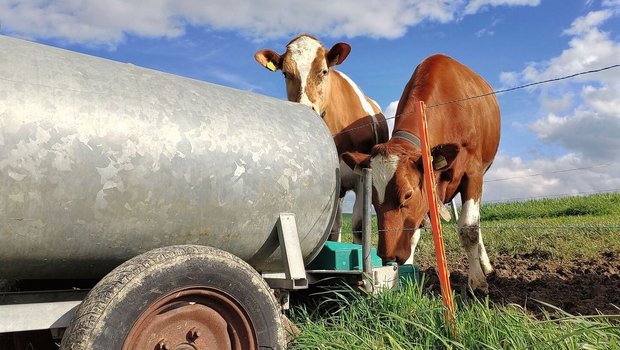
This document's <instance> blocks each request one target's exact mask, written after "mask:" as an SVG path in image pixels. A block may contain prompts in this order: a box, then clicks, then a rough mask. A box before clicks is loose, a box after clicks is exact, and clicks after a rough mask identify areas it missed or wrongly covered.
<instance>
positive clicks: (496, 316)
mask: <svg viewBox="0 0 620 350" xmlns="http://www.w3.org/2000/svg"><path fill="white" fill-rule="evenodd" d="M481 217H482V223H481V226H482V232H483V236H484V241H485V245H486V247H487V250H488V252H489V255H490V256H491V258H492V259H493V258H494V257H497V256H498V255H501V254H526V253H532V252H536V253H537V254H545V256H546V257H548V258H549V259H556V260H563V259H587V258H595V257H600V256H601V254H602V253H603V252H606V251H613V252H620V193H610V194H599V195H593V196H587V197H574V198H573V197H571V198H558V199H545V200H534V201H528V202H521V203H500V204H483V206H482V208H481ZM343 221H344V225H343V241H350V239H351V234H350V231H351V225H350V216H345V218H344V220H343ZM443 228H444V229H443V235H444V240H445V245H446V252H447V257H448V261H449V262H454V261H459V260H463V259H465V254H464V252H463V250H462V248H461V247H460V244H459V242H458V236H457V232H456V225H455V224H454V220H453V221H452V222H449V223H444V224H443ZM373 232H374V234H373V240H374V242H375V244H376V239H377V234H376V232H377V229H376V220H374V219H373ZM416 260H417V261H418V263H420V264H421V265H424V264H430V265H434V264H435V253H434V246H433V242H432V239H431V235H430V232H428V233H427V234H425V235H423V237H422V239H421V240H420V243H419V245H418V250H417V252H416ZM317 298H318V300H319V303H320V304H322V305H326V304H327V305H330V307H307V306H303V305H298V306H296V307H294V308H293V309H292V310H291V319H292V320H293V322H294V323H295V324H296V325H297V326H298V327H299V328H300V330H301V335H299V336H297V337H296V339H295V341H294V343H293V344H292V346H291V348H292V349H346V350H352V349H553V350H557V349H620V327H619V326H618V325H619V324H620V315H615V316H607V317H606V316H601V315H599V316H571V315H568V314H565V313H563V311H561V310H555V312H553V315H549V314H543V315H539V316H537V317H536V318H533V317H530V316H529V315H528V314H527V313H526V312H525V311H524V310H522V309H521V308H520V307H518V306H514V305H513V306H511V305H508V306H505V305H495V306H490V305H489V302H488V301H479V300H478V299H475V298H466V299H463V298H462V297H461V296H460V295H456V296H455V307H456V318H455V321H454V326H453V330H452V331H451V330H450V329H448V328H446V326H445V325H444V318H443V313H444V308H443V306H442V302H441V298H440V297H439V296H434V295H432V294H429V292H427V291H424V290H423V287H422V286H421V284H420V285H417V286H410V287H408V288H405V289H404V290H401V291H398V292H385V293H383V294H379V295H376V296H372V297H369V296H364V295H361V294H359V293H357V292H355V291H352V290H351V289H350V288H345V287H343V288H342V289H340V290H336V291H331V292H326V293H322V294H321V296H320V297H319V296H317ZM531 302H533V303H535V301H531ZM549 308H552V307H551V306H548V309H549ZM325 310H329V312H325Z"/></svg>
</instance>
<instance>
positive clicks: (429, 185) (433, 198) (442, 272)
mask: <svg viewBox="0 0 620 350" xmlns="http://www.w3.org/2000/svg"><path fill="white" fill-rule="evenodd" d="M418 126H419V128H420V144H421V148H422V162H423V165H424V186H425V188H426V196H427V197H428V205H429V208H430V217H431V225H432V227H433V240H434V242H435V254H436V255H437V269H438V272H439V283H440V285H441V297H442V299H443V304H444V305H445V306H446V307H447V308H448V310H449V312H446V318H447V319H448V320H451V319H452V317H453V316H454V302H453V301H452V288H451V287H450V272H449V271H448V263H447V261H446V251H445V249H444V244H443V236H442V233H441V222H440V221H439V210H438V203H437V194H436V188H435V177H434V176H433V165H432V159H431V150H430V146H429V144H428V130H427V123H426V111H425V105H424V102H423V101H420V104H419V113H418Z"/></svg>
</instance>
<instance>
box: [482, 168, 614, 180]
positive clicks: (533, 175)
mask: <svg viewBox="0 0 620 350" xmlns="http://www.w3.org/2000/svg"><path fill="white" fill-rule="evenodd" d="M614 165H618V163H604V164H596V165H592V166H587V167H581V168H570V169H562V170H555V171H547V172H542V173H538V174H530V175H523V176H512V177H504V178H497V179H490V180H484V182H485V183H487V182H498V181H506V180H514V179H524V178H528V177H535V176H541V175H548V174H559V173H568V172H571V171H579V170H590V169H596V168H603V167H607V166H614Z"/></svg>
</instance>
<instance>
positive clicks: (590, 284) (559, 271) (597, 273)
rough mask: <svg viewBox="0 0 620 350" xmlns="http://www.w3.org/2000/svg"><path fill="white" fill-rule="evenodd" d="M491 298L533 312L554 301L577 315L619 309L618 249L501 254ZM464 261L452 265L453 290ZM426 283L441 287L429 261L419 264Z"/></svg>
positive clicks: (459, 288) (462, 288)
mask: <svg viewBox="0 0 620 350" xmlns="http://www.w3.org/2000/svg"><path fill="white" fill-rule="evenodd" d="M492 263H493V266H494V267H495V272H494V274H493V275H491V276H489V278H488V282H489V298H490V300H491V301H493V302H494V303H498V304H504V305H505V304H517V305H520V306H521V307H523V308H525V309H526V310H528V311H529V312H532V313H534V314H537V313H540V311H541V309H545V310H548V311H551V312H552V313H555V312H554V310H553V309H552V308H549V307H545V306H544V305H543V304H541V303H539V302H537V301H542V302H544V303H548V304H551V305H554V306H556V307H558V308H560V309H562V310H564V311H565V312H568V313H570V314H575V315H596V314H599V313H600V314H606V315H618V314H620V254H618V253H616V252H605V253H602V254H601V255H600V256H599V257H597V258H594V259H583V260H578V259H575V260H570V261H557V260H552V259H551V258H550V257H549V256H548V254H545V253H544V252H533V253H528V254H517V255H511V256H510V255H500V256H496V257H495V258H494V259H492ZM467 270H468V267H467V262H466V261H463V262H459V263H453V264H451V266H450V282H451V284H452V289H453V290H454V291H456V292H457V293H466V291H467ZM422 272H423V273H425V274H426V279H427V282H426V287H427V288H429V289H430V290H432V291H434V292H439V280H438V278H437V275H436V273H435V269H434V267H432V266H428V265H427V266H424V265H423V266H422Z"/></svg>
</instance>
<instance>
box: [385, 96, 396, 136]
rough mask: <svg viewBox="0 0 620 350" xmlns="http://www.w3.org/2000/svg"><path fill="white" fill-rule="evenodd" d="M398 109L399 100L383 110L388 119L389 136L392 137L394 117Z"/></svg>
mask: <svg viewBox="0 0 620 350" xmlns="http://www.w3.org/2000/svg"><path fill="white" fill-rule="evenodd" d="M397 107H398V100H396V101H392V102H390V104H389V105H388V106H387V107H386V108H385V109H384V110H383V115H384V116H385V119H387V123H388V128H389V130H390V133H389V135H390V136H391V135H392V132H393V131H394V117H395V116H396V108H397Z"/></svg>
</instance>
